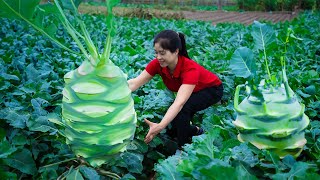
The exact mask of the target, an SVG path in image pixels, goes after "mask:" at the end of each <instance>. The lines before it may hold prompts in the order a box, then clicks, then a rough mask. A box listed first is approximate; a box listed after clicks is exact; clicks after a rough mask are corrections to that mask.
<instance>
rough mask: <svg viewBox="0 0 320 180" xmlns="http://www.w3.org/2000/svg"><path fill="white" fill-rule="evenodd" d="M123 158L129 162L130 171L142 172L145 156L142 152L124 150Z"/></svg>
mask: <svg viewBox="0 0 320 180" xmlns="http://www.w3.org/2000/svg"><path fill="white" fill-rule="evenodd" d="M121 158H122V159H123V160H124V161H125V163H126V164H127V169H128V170H129V172H132V173H141V172H142V169H143V166H142V160H143V156H142V155H141V154H136V153H131V152H124V153H123V154H121Z"/></svg>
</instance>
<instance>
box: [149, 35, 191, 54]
mask: <svg viewBox="0 0 320 180" xmlns="http://www.w3.org/2000/svg"><path fill="white" fill-rule="evenodd" d="M156 43H159V44H160V46H161V47H162V48H163V49H168V50H169V51H170V52H171V53H173V52H175V51H176V50H177V49H179V55H181V56H185V57H187V58H189V55H188V52H187V49H186V40H185V37H184V34H183V33H179V32H176V31H173V30H164V31H161V32H160V33H159V34H157V35H156V36H155V38H154V40H153V45H155V44H156Z"/></svg>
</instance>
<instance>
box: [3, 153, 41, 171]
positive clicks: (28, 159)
mask: <svg viewBox="0 0 320 180" xmlns="http://www.w3.org/2000/svg"><path fill="white" fill-rule="evenodd" d="M3 161H4V162H5V163H6V164H7V165H8V166H10V167H12V168H15V169H18V170H19V171H21V172H23V173H26V174H30V175H34V174H36V172H37V168H36V163H35V161H34V160H33V157H32V154H31V152H30V151H29V150H28V149H22V150H21V151H19V152H16V153H14V154H12V155H11V156H10V158H6V159H3Z"/></svg>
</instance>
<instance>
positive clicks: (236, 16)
mask: <svg viewBox="0 0 320 180" xmlns="http://www.w3.org/2000/svg"><path fill="white" fill-rule="evenodd" d="M79 10H80V12H82V13H88V14H101V13H105V7H103V6H102V7H101V6H90V5H80V7H79ZM113 11H114V13H115V15H118V16H129V17H140V18H147V19H148V18H152V17H156V18H164V19H190V20H199V21H209V22H212V24H213V25H216V24H218V23H224V22H230V23H231V22H237V23H242V24H245V25H249V24H251V23H253V21H255V20H266V21H271V22H273V23H277V22H283V21H290V20H292V19H293V18H295V17H297V15H298V13H294V12H293V13H292V12H270V13H269V12H225V11H174V10H165V9H163V10H159V9H147V8H143V9H142V8H125V7H116V8H114V9H113Z"/></svg>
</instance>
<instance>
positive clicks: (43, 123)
mask: <svg viewBox="0 0 320 180" xmlns="http://www.w3.org/2000/svg"><path fill="white" fill-rule="evenodd" d="M27 126H28V128H29V130H30V131H40V132H48V131H50V130H55V128H54V127H52V125H51V124H50V121H48V117H46V116H40V117H38V118H36V119H34V120H29V121H28V122H27Z"/></svg>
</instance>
